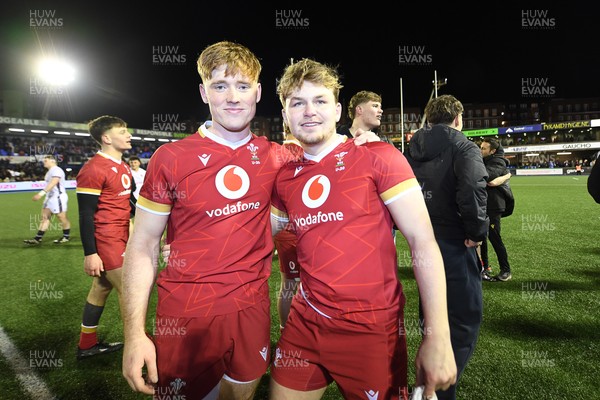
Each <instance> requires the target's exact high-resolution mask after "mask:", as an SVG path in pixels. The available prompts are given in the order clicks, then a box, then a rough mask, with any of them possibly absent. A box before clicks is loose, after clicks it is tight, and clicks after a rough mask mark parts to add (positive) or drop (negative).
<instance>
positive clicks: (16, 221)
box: [0, 176, 600, 400]
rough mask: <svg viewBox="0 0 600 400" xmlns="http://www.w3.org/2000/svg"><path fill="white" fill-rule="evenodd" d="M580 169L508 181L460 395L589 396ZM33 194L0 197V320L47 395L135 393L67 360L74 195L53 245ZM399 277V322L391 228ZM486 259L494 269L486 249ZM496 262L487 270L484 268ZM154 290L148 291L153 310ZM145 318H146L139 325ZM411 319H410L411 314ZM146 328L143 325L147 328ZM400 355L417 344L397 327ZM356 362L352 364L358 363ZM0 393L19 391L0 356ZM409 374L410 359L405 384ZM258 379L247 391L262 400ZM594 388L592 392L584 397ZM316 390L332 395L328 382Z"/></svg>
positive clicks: (591, 373)
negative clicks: (505, 267) (497, 244)
mask: <svg viewBox="0 0 600 400" xmlns="http://www.w3.org/2000/svg"><path fill="white" fill-rule="evenodd" d="M586 182H587V177H585V176H579V177H571V176H560V177H519V176H515V177H513V178H512V180H511V183H512V187H513V192H514V194H515V197H516V207H515V212H514V214H513V215H512V216H510V217H508V218H505V219H503V220H502V236H503V238H504V241H505V244H506V247H507V250H508V255H509V261H510V263H511V267H512V272H513V279H512V280H511V281H509V282H505V283H500V282H498V283H490V282H484V283H483V285H484V307H485V309H484V322H483V326H482V330H481V333H480V338H479V342H478V345H477V348H476V351H475V354H474V356H473V358H472V360H471V362H470V364H469V365H468V366H467V369H466V370H465V373H464V375H463V377H462V380H461V383H460V386H459V389H458V398H460V399H481V398H484V399H564V398H567V397H569V398H571V397H572V398H593V397H595V396H596V395H594V393H596V382H595V381H596V379H597V378H598V376H599V373H600V368H599V367H598V365H597V363H598V360H599V359H600V290H599V289H600V242H599V241H598V239H597V235H596V233H597V231H598V225H599V224H600V204H596V203H595V202H594V201H593V199H592V198H591V197H590V196H589V194H588V193H587V189H586ZM32 195H33V193H16V194H0V205H1V206H0V221H2V227H1V228H0V247H1V248H2V256H1V257H0V282H1V283H2V290H0V304H1V306H0V326H1V327H2V328H3V329H4V331H5V332H6V334H7V335H8V336H9V337H10V339H11V340H12V342H13V343H14V344H15V346H16V347H17V348H18V350H19V351H20V354H21V356H22V357H23V358H24V359H25V360H26V362H27V364H28V367H29V368H30V369H31V370H33V371H35V373H36V374H37V375H38V376H39V377H40V378H41V379H42V380H43V381H44V382H45V383H46V384H47V385H48V387H49V389H50V391H51V392H52V393H53V394H54V395H55V396H56V398H58V399H69V400H70V399H73V400H74V399H77V400H84V399H100V398H101V399H147V398H149V396H142V395H139V394H135V393H132V391H131V389H130V388H129V387H128V385H127V383H126V382H125V380H124V378H123V377H122V375H121V353H120V352H119V353H115V354H110V355H105V356H99V357H94V358H92V359H89V360H84V361H81V362H77V360H76V359H75V348H76V346H77V342H78V339H79V325H80V323H81V313H82V310H83V305H84V301H85V298H86V295H87V292H88V290H89V285H90V278H89V277H88V276H87V275H85V273H84V272H83V250H82V247H81V242H80V239H79V226H78V221H77V219H78V217H77V215H78V212H77V202H76V199H75V193H74V191H69V197H70V201H69V218H70V220H71V223H72V228H71V232H72V239H73V240H72V241H71V242H70V243H67V244H64V245H55V244H53V243H52V240H53V239H57V238H60V236H61V228H60V227H59V226H58V224H57V223H56V222H53V223H52V224H51V228H50V230H49V231H48V232H47V234H46V236H45V237H44V242H43V244H42V245H41V246H39V247H27V246H26V245H25V244H23V239H27V238H31V237H33V236H34V235H35V233H36V231H37V225H38V223H39V212H40V206H41V203H40V202H37V203H34V202H32V201H31V196H32ZM397 243H398V244H397V245H398V261H399V265H400V267H399V277H400V279H401V280H402V282H403V285H404V289H405V292H406V296H407V306H406V312H405V313H406V319H407V322H408V326H411V325H410V324H412V325H413V326H414V323H413V322H414V321H416V319H417V315H418V310H417V307H418V302H417V288H416V284H415V280H414V275H413V273H412V270H411V269H410V267H409V265H410V257H409V256H408V254H409V253H408V248H407V246H406V243H405V241H404V240H403V238H402V237H401V236H398V240H397ZM490 262H491V263H492V265H493V266H497V263H496V262H495V254H494V253H493V249H492V247H491V246H490ZM496 269H497V268H496ZM273 272H274V273H273V274H272V275H271V278H270V283H271V298H272V304H273V306H272V314H273V318H272V343H273V344H274V343H275V342H276V340H277V338H278V336H279V321H278V318H277V315H276V307H275V296H276V288H277V287H278V286H279V273H278V267H277V258H276V257H275V258H274V267H273ZM155 302H156V299H155V297H153V298H152V299H151V304H150V306H149V309H150V310H151V312H153V310H154V308H155V304H156V303H155ZM152 319H153V315H150V316H149V317H148V323H149V324H150V323H151V321H152ZM411 321H413V322H411ZM149 329H151V328H150V326H149ZM98 333H99V336H100V337H101V338H102V339H104V340H108V341H120V340H122V335H123V330H122V323H121V318H120V315H119V309H118V304H117V298H116V294H111V296H110V298H109V300H108V303H107V305H106V308H105V311H104V314H103V316H102V319H101V324H100V326H99V328H98ZM407 335H408V343H409V355H410V360H411V363H410V364H412V360H414V356H415V354H416V350H417V346H418V344H419V341H420V333H419V332H418V330H416V329H415V330H411V329H407ZM359 367H360V366H357V368H359ZM0 371H2V373H0V388H1V390H0V399H7V400H13V399H27V398H28V396H27V394H26V392H25V391H24V390H23V387H22V386H21V384H20V383H19V381H18V379H17V374H18V373H22V372H23V371H14V370H12V369H11V364H10V362H9V360H6V359H5V358H3V357H2V356H0ZM413 381H414V367H413V366H412V365H410V370H409V382H413ZM267 383H268V376H265V377H264V379H263V381H262V383H261V385H260V387H259V390H258V393H257V396H256V399H265V398H266V395H267ZM596 397H597V396H596ZM323 398H324V399H330V400H333V399H341V398H342V397H341V395H340V394H339V392H338V391H337V388H336V387H335V385H331V387H329V388H328V390H327V392H326V394H325V396H324V397H323Z"/></svg>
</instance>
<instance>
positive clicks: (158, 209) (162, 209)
mask: <svg viewBox="0 0 600 400" xmlns="http://www.w3.org/2000/svg"><path fill="white" fill-rule="evenodd" d="M136 206H137V207H139V208H141V209H142V210H144V211H148V212H149V213H152V214H157V215H169V214H170V213H171V205H170V204H162V203H156V202H154V201H152V200H148V199H146V198H145V197H143V196H140V197H139V198H138V200H137V203H136Z"/></svg>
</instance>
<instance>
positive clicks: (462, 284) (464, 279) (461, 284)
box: [436, 239, 483, 400]
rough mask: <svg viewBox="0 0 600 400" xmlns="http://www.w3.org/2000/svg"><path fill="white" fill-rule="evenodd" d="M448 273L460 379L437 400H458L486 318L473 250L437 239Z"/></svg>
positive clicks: (452, 335)
mask: <svg viewBox="0 0 600 400" xmlns="http://www.w3.org/2000/svg"><path fill="white" fill-rule="evenodd" d="M437 242H438V245H439V247H440V251H441V253H442V258H443V259H444V267H445V270H446V301H447V303H448V320H449V323H450V340H451V342H452V350H453V351H454V358H455V360H456V368H457V370H458V378H457V381H456V384H455V385H452V386H451V387H450V388H449V389H448V390H444V391H437V392H436V395H437V397H438V399H440V400H442V399H444V400H448V399H449V400H455V399H456V388H457V385H458V383H459V379H460V377H461V375H462V373H463V371H464V370H465V367H466V366H467V363H468V362H469V359H470V358H471V356H472V355H473V352H474V351H475V345H476V344H477V338H478V337H479V329H480V327H481V321H482V318H483V294H482V288H481V264H480V263H479V258H478V256H477V252H476V250H475V248H474V247H466V246H465V244H464V240H444V239H438V240H437Z"/></svg>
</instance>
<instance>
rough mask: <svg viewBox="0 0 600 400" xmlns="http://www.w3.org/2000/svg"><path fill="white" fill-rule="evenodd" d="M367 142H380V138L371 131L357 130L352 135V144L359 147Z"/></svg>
mask: <svg viewBox="0 0 600 400" xmlns="http://www.w3.org/2000/svg"><path fill="white" fill-rule="evenodd" d="M369 142H381V138H380V137H379V136H377V134H376V133H375V132H373V131H365V130H363V129H360V128H358V129H357V130H356V133H355V134H354V144H355V145H357V146H360V145H363V144H365V143H369Z"/></svg>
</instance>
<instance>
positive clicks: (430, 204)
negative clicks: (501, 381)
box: [405, 95, 489, 399]
mask: <svg viewBox="0 0 600 400" xmlns="http://www.w3.org/2000/svg"><path fill="white" fill-rule="evenodd" d="M463 111H464V108H463V105H462V104H461V102H460V101H458V100H457V99H456V98H455V97H454V96H451V95H442V96H439V97H436V98H434V99H431V100H430V101H429V103H428V104H427V106H426V107H425V118H426V119H427V122H428V126H426V127H424V128H422V129H420V130H418V131H417V132H416V133H415V135H414V136H413V138H412V139H411V141H410V144H409V147H408V150H407V151H406V154H405V156H406V158H407V159H408V162H409V163H410V165H411V167H412V168H413V171H414V173H415V176H416V178H417V180H418V181H419V184H420V185H421V190H422V192H423V196H424V198H425V203H426V205H427V209H428V211H429V215H430V217H431V222H432V225H433V230H434V233H435V237H436V241H437V243H438V245H439V247H440V250H441V252H442V257H443V259H444V268H445V273H446V286H447V303H448V317H449V323H450V337H451V341H452V348H453V350H454V357H455V360H456V366H457V370H458V376H457V383H456V384H455V385H452V386H451V387H450V388H449V389H448V390H445V391H437V392H436V395H437V397H438V399H456V388H457V385H458V383H459V380H460V376H461V374H462V372H463V371H464V369H465V367H466V365H467V363H468V361H469V359H470V358H471V356H472V355H473V352H474V350H475V345H476V343H477V338H478V336H479V329H480V326H481V320H482V315H483V300H482V288H481V263H480V262H479V257H478V255H477V251H476V249H477V247H478V246H479V245H480V244H481V243H482V242H483V241H484V240H486V235H487V231H488V222H489V220H488V217H487V214H486V204H487V192H486V189H485V188H486V184H487V177H488V176H487V172H486V169H485V166H484V165H483V159H482V158H481V153H480V151H479V148H478V147H477V145H475V144H474V143H473V142H471V141H469V140H468V139H467V138H466V137H465V136H464V135H463V133H462V132H461V129H462V127H463V120H462V118H463V117H462V113H463Z"/></svg>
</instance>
